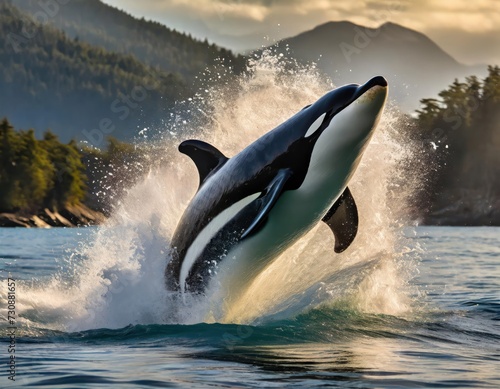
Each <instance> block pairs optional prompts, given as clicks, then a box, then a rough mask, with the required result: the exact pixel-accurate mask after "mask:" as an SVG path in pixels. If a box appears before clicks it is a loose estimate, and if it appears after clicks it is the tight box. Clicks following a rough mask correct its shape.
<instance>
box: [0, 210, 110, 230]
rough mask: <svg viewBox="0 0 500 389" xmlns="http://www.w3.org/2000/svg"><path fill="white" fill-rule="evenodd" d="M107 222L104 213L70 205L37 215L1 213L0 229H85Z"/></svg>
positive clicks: (43, 211)
mask: <svg viewBox="0 0 500 389" xmlns="http://www.w3.org/2000/svg"><path fill="white" fill-rule="evenodd" d="M105 220H106V217H105V216H104V214H103V213H101V212H98V211H94V210H92V209H90V208H88V207H86V206H84V205H69V206H67V207H66V208H64V209H61V210H52V211H51V210H49V209H48V208H45V209H44V210H42V211H40V212H37V213H36V214H17V213H0V227H25V228H31V227H35V228H51V227H84V226H92V225H99V224H102V223H104V221H105Z"/></svg>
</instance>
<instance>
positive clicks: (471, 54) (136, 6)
mask: <svg viewBox="0 0 500 389" xmlns="http://www.w3.org/2000/svg"><path fill="white" fill-rule="evenodd" d="M104 2H105V3H107V4H110V5H113V6H115V7H117V8H120V9H123V10H125V11H127V12H128V13H130V14H132V15H134V16H137V17H145V18H146V19H151V20H156V21H159V22H161V23H163V24H165V25H167V26H168V27H171V28H175V29H176V30H178V31H182V32H186V33H190V34H191V35H193V36H195V37H197V38H200V39H205V38H207V39H208V40H209V41H210V42H215V43H217V44H219V45H221V46H224V47H227V48H230V49H233V50H235V51H244V50H247V49H253V48H259V47H261V46H262V45H269V44H270V43H274V42H276V41H278V40H279V39H283V38H287V37H290V36H295V35H297V34H299V33H301V32H304V31H307V30H310V29H312V28H314V27H316V26H317V25H320V24H323V23H326V22H329V21H339V20H349V21H351V22H353V23H357V24H361V25H364V26H367V27H378V26H379V25H381V24H383V23H385V22H389V21H390V22H394V23H398V24H401V25H403V26H405V27H408V28H412V29H415V30H417V31H419V32H422V33H424V34H426V35H427V36H429V37H430V38H431V39H432V40H434V41H435V42H436V43H437V44H438V45H440V46H441V48H443V49H444V50H445V51H447V52H448V53H449V54H451V55H452V56H453V57H455V58H456V59H457V60H458V61H460V62H463V63H465V64H500V0H474V1H473V0H141V1H137V0H104Z"/></svg>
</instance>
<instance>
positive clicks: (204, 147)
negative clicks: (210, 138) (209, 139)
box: [179, 139, 228, 187]
mask: <svg viewBox="0 0 500 389" xmlns="http://www.w3.org/2000/svg"><path fill="white" fill-rule="evenodd" d="M179 151H180V152H181V153H183V154H186V155H187V156H188V157H190V158H191V159H192V160H193V162H194V164H195V165H196V167H197V168H198V174H199V175H200V187H201V186H202V185H203V183H204V182H205V180H206V179H207V177H208V175H209V174H210V173H212V172H213V171H214V170H217V169H219V168H220V167H221V166H222V165H224V164H225V163H226V162H227V160H228V158H227V157H226V156H225V155H224V154H222V153H221V152H220V151H219V150H217V148H216V147H214V146H212V145H211V144H209V143H206V142H203V141H201V140H194V139H191V140H186V141H184V142H182V143H181V144H180V145H179Z"/></svg>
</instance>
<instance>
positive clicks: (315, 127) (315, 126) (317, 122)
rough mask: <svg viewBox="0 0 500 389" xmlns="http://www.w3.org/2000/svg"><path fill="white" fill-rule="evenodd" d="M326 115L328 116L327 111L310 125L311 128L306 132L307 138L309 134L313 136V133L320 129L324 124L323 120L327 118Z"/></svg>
mask: <svg viewBox="0 0 500 389" xmlns="http://www.w3.org/2000/svg"><path fill="white" fill-rule="evenodd" d="M325 116H326V112H325V113H324V114H323V115H321V116H320V117H319V118H317V119H316V120H315V121H314V123H313V124H311V126H310V127H309V129H308V130H307V132H306V134H305V135H304V137H305V138H307V137H308V136H311V135H312V134H314V133H315V132H316V131H318V129H319V128H320V127H321V125H322V124H323V120H325Z"/></svg>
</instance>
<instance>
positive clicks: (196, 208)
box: [165, 76, 388, 293]
mask: <svg viewBox="0 0 500 389" xmlns="http://www.w3.org/2000/svg"><path fill="white" fill-rule="evenodd" d="M387 89H388V88H387V81H386V80H385V79H384V78H383V77H380V76H379V77H375V78H372V79H371V80H370V81H368V82H367V83H366V84H364V85H357V84H350V85H345V86H342V87H339V88H337V89H334V90H332V91H330V92H328V93H327V94H325V95H324V96H323V97H321V98H320V99H319V100H318V101H316V102H315V103H314V104H311V105H309V106H307V107H305V108H304V109H302V110H301V111H300V112H298V113H296V114H295V115H294V116H292V117H291V118H290V119H288V120H287V121H286V122H284V123H283V124H281V125H279V126H278V127H276V128H275V129H274V130H272V131H270V132H268V133H267V134H265V135H264V136H262V137H261V138H259V139H257V140H256V141H255V142H253V143H252V144H250V145H249V146H247V147H246V148H245V149H244V150H243V151H241V152H240V153H239V154H237V155H235V156H234V157H232V158H227V157H225V156H224V154H222V153H221V152H220V151H219V150H218V149H216V148H215V147H214V146H212V145H210V144H208V143H205V142H202V141H199V140H188V141H185V142H183V143H181V145H180V146H179V150H180V151H181V152H182V153H184V154H186V155H188V156H189V157H191V159H192V160H193V161H194V163H195V164H196V166H197V168H198V172H199V176H200V185H199V188H198V191H197V193H196V195H195V196H194V198H193V199H192V201H191V202H190V204H189V205H188V207H187V209H186V210H185V212H184V214H183V216H182V218H181V220H180V221H179V224H178V225H177V228H176V230H175V233H174V236H173V238H172V243H171V260H170V262H169V263H168V265H167V267H166V271H165V276H166V282H167V287H168V289H169V290H172V291H182V292H194V293H203V292H204V291H205V290H206V288H207V287H208V286H209V284H210V282H211V280H212V279H213V278H214V277H216V278H217V279H219V281H220V282H222V284H224V283H226V284H227V285H226V287H230V286H229V284H230V283H231V282H234V281H227V280H229V279H233V280H234V279H237V282H238V284H240V285H241V287H243V286H244V285H248V283H249V282H250V281H251V280H252V279H254V278H255V276H256V275H257V274H258V273H259V272H260V271H262V269H263V268H264V267H265V266H267V265H268V264H269V263H270V262H271V261H272V260H273V259H274V258H276V257H277V256H278V255H279V254H280V253H282V252H283V251H284V250H285V249H287V248H288V247H289V246H291V245H292V244H293V243H294V242H295V241H297V239H299V238H300V237H301V236H303V235H304V234H305V233H307V232H308V231H309V230H310V229H311V228H312V227H314V226H315V225H316V223H318V222H320V221H323V222H324V223H326V224H327V225H328V226H329V227H330V229H331V230H332V232H333V234H334V236H335V246H334V249H335V252H337V253H340V252H342V251H344V250H345V249H347V247H349V245H350V244H351V243H352V241H353V240H354V237H355V236H356V232H357V228H358V213H357V209H356V204H355V202H354V199H353V197H352V195H351V193H350V191H349V188H348V187H347V184H348V183H349V180H350V178H351V177H352V175H353V174H354V171H355V170H356V168H357V166H358V164H359V162H360V159H361V157H362V154H363V152H364V150H365V148H366V145H367V144H368V142H369V140H370V138H371V136H372V134H373V132H374V130H375V127H376V125H377V123H378V120H379V118H380V116H381V113H382V110H383V107H384V105H385V101H386V98H387ZM235 275H236V278H235ZM224 280H226V281H224Z"/></svg>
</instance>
